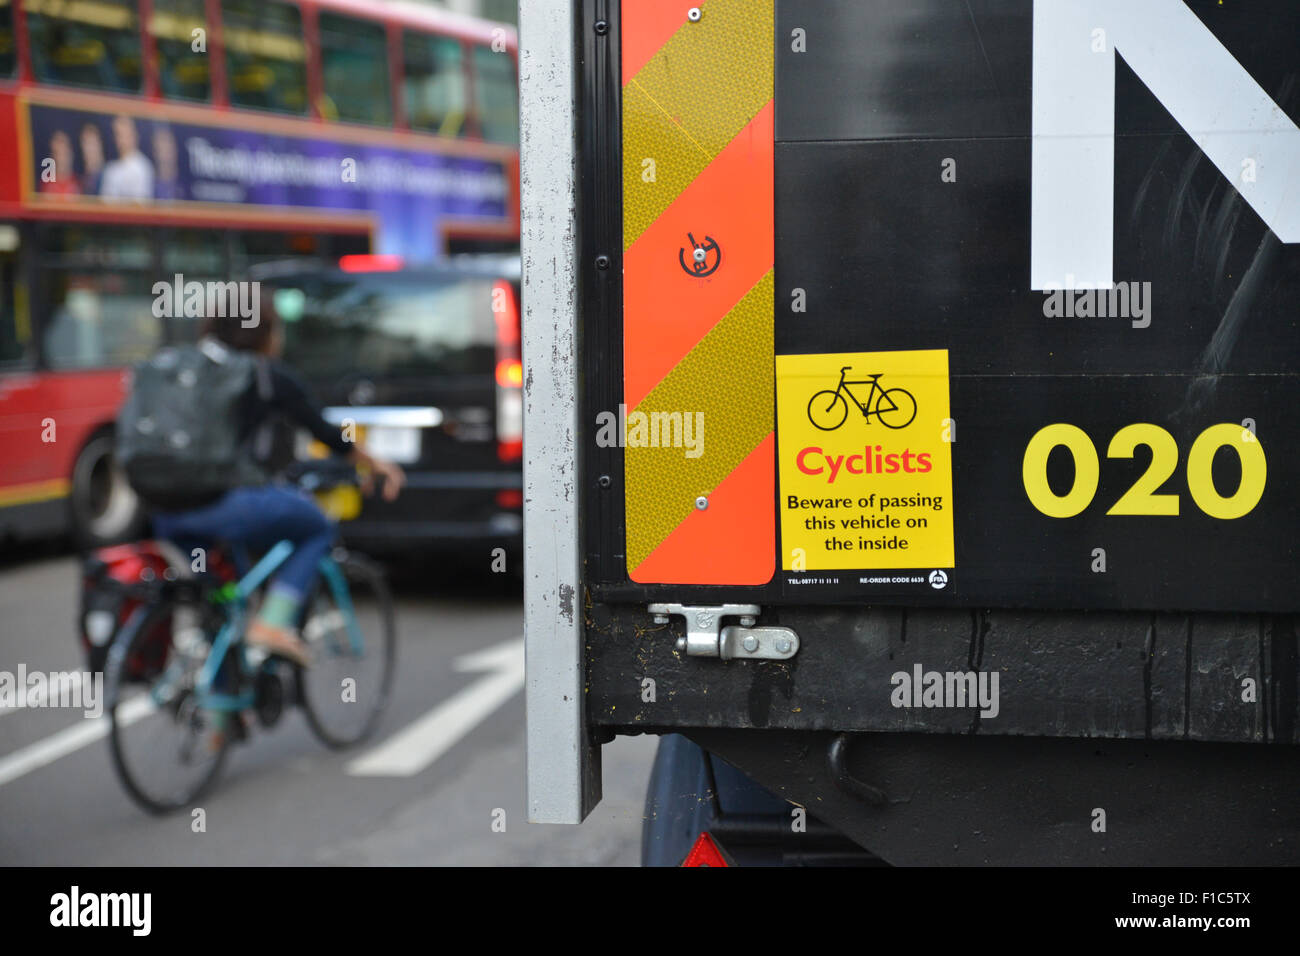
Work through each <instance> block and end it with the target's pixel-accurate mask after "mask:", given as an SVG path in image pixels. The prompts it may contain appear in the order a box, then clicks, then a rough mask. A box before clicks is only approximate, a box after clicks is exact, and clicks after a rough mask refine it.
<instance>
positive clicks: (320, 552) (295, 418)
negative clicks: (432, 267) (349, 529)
mask: <svg viewBox="0 0 1300 956" xmlns="http://www.w3.org/2000/svg"><path fill="white" fill-rule="evenodd" d="M259 304H260V318H259V321H257V322H256V323H254V324H253V325H252V327H249V328H245V327H244V320H243V319H241V318H240V317H239V316H238V315H236V316H232V317H229V318H227V317H209V318H208V319H207V320H206V321H205V324H204V328H203V335H204V336H210V337H211V338H214V339H216V340H217V341H219V342H221V343H222V344H223V345H225V346H226V347H228V348H231V349H236V350H239V351H243V352H249V353H253V354H254V355H256V356H258V358H259V362H258V369H257V376H256V378H255V381H254V382H253V384H252V385H251V386H250V387H249V390H248V393H247V394H246V395H245V396H244V398H243V400H242V402H241V404H240V406H239V408H240V413H239V421H238V422H237V423H236V424H237V426H238V430H239V433H240V435H241V436H242V437H243V439H244V445H243V447H244V448H245V449H247V453H248V455H249V457H250V458H251V457H252V454H253V444H254V441H255V439H256V438H257V436H258V435H259V433H261V432H262V429H264V428H266V427H267V426H268V425H269V424H270V420H271V419H272V418H273V417H275V416H277V415H282V416H284V417H286V418H288V419H289V420H290V421H292V422H293V423H295V424H297V425H299V426H301V427H303V428H306V429H307V430H308V431H309V432H310V433H311V434H312V436H313V437H314V438H316V439H317V440H319V441H320V442H322V443H323V444H325V445H326V446H327V447H329V448H330V449H331V450H332V451H334V452H336V453H338V454H339V455H341V456H344V457H345V458H346V459H347V460H348V461H350V462H352V463H353V464H356V465H360V466H362V468H363V469H365V470H366V472H365V474H364V475H363V481H362V490H363V491H364V492H365V493H366V494H370V493H371V492H372V491H373V490H374V485H373V476H374V475H378V476H380V477H381V478H382V479H383V492H382V493H383V497H384V499H385V500H386V501H392V500H394V499H395V498H396V497H397V495H398V493H399V492H400V490H401V488H402V485H403V484H404V483H405V480H406V476H405V474H404V473H403V471H402V469H401V467H400V466H399V465H397V464H395V463H393V462H390V461H385V460H384V459H382V458H376V457H375V456H373V455H370V454H367V453H366V452H365V451H363V450H362V449H361V448H359V447H357V446H356V445H355V444H352V443H350V442H348V441H346V440H345V439H344V437H343V434H342V432H341V431H340V429H339V428H337V427H335V426H333V425H330V424H329V423H328V422H326V421H325V419H324V418H322V417H321V413H320V410H319V408H318V407H317V406H316V405H315V403H314V402H313V401H312V399H311V398H310V397H309V393H308V391H307V389H306V387H305V386H304V385H303V383H302V381H301V380H300V379H299V378H298V376H297V375H296V374H295V373H294V372H293V371H292V370H291V369H290V368H289V366H288V365H286V364H285V363H284V362H282V361H280V359H279V356H280V354H281V352H282V350H283V347H284V334H283V329H282V327H281V324H280V319H279V316H278V315H277V314H276V312H275V308H274V302H273V299H272V297H271V296H270V295H269V294H266V293H265V291H264V292H263V295H262V298H261V302H260V303H259ZM249 474H250V475H261V471H260V469H259V468H256V467H254V468H252V469H250V470H249ZM153 519H154V532H155V534H156V535H157V536H158V537H160V538H165V539H169V540H172V541H176V542H178V543H185V544H189V543H191V542H193V543H209V542H211V541H214V540H217V539H220V540H221V541H225V542H229V543H231V544H246V545H249V546H251V547H257V548H264V547H269V546H271V545H273V544H275V543H276V542H277V541H282V540H288V541H290V542H291V543H292V544H293V545H294V550H293V554H292V555H291V556H290V557H289V558H288V559H287V560H286V561H285V562H284V564H283V565H282V566H281V567H280V568H279V570H278V571H277V572H276V574H275V576H274V577H273V578H272V580H271V584H270V587H269V588H268V590H267V593H266V596H265V598H264V600H263V601H262V605H261V607H260V608H259V610H258V613H257V615H256V616H255V617H254V619H253V621H252V622H251V623H250V624H249V627H248V631H247V633H246V634H245V636H244V640H245V641H246V642H247V643H248V644H249V645H251V646H255V647H261V648H263V649H265V650H266V651H268V652H270V653H272V654H278V655H280V656H282V657H286V658H288V659H290V660H293V661H296V662H297V663H299V664H302V665H308V664H310V663H311V654H310V651H309V649H308V647H307V645H306V643H305V642H304V641H303V640H302V638H301V637H300V636H299V635H298V634H297V633H296V631H295V628H294V624H295V622H296V621H297V619H298V612H299V610H300V608H301V607H302V603H303V601H304V600H305V599H306V596H307V594H308V592H309V591H310V589H311V585H312V581H313V579H314V577H315V574H316V568H317V566H318V564H319V562H320V559H321V558H322V557H324V555H325V554H326V553H327V552H328V551H329V548H330V546H331V544H332V543H333V540H334V529H333V526H332V524H331V522H330V519H329V518H327V517H326V516H325V514H324V513H323V512H322V511H321V510H320V508H319V507H318V506H317V505H316V502H315V501H314V500H313V499H312V498H311V496H310V495H308V494H307V493H305V492H303V491H301V490H299V489H297V488H293V487H290V486H288V485H285V484H281V483H276V482H273V481H271V480H269V479H265V478H264V479H263V480H262V481H260V482H254V481H245V482H243V483H242V484H241V485H240V486H239V487H235V488H233V489H232V490H230V491H227V492H225V493H224V494H222V495H221V496H220V497H218V498H216V499H215V500H213V501H210V502H206V503H204V504H202V505H200V506H198V507H195V508H191V509H188V510H185V511H179V512H167V511H155V512H154V514H153Z"/></svg>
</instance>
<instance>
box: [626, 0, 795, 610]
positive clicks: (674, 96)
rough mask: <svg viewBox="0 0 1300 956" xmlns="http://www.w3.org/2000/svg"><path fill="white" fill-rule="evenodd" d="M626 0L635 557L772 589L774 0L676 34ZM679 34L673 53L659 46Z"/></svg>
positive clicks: (718, 2) (631, 555) (756, 1)
mask: <svg viewBox="0 0 1300 956" xmlns="http://www.w3.org/2000/svg"><path fill="white" fill-rule="evenodd" d="M665 6H666V5H665V4H663V3H662V2H660V0H624V3H623V8H622V35H623V37H624V38H625V39H624V41H623V47H622V48H623V57H624V85H623V233H624V260H623V291H624V308H623V316H624V318H623V322H624V324H623V341H624V345H623V367H624V402H625V404H626V406H627V408H628V409H629V411H628V415H627V435H626V441H627V445H626V448H625V453H624V466H625V470H624V473H625V478H626V492H625V502H626V528H627V538H626V546H627V565H628V574H629V576H630V577H631V578H632V579H633V580H635V581H638V582H642V583H676V584H762V583H765V582H767V581H768V580H769V579H770V578H771V576H772V573H773V569H774V564H775V555H774V551H775V519H774V503H773V495H774V468H773V459H772V446H773V441H772V431H773V402H774V396H773V342H772V326H773V314H772V310H773V296H774V288H773V273H772V266H773V214H772V191H773V140H774V135H773V134H774V127H773V102H772V94H773V72H772V70H773V54H774V50H773V9H772V0H708V2H707V3H703V4H700V9H701V11H702V15H701V16H700V18H699V20H698V21H690V20H688V19H687V17H686V9H687V7H685V6H683V7H682V8H681V13H680V17H681V22H680V25H679V26H677V27H676V29H672V23H671V20H670V19H669V18H667V17H666V15H665V12H664V10H665ZM652 40H661V41H662V42H661V44H660V46H659V47H658V48H657V49H650V48H648V46H647V44H648V43H649V42H652Z"/></svg>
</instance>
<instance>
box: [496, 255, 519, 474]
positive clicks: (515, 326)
mask: <svg viewBox="0 0 1300 956" xmlns="http://www.w3.org/2000/svg"><path fill="white" fill-rule="evenodd" d="M492 317H493V318H494V319H495V320H496V337H497V342H496V344H497V363H496V380H497V457H498V458H500V459H501V460H502V461H518V460H519V459H520V458H522V457H523V455H524V392H523V385H524V365H523V360H522V357H521V355H520V351H519V300H518V298H516V296H515V290H514V287H513V286H512V285H511V284H510V283H509V282H504V281H501V280H498V281H496V282H494V283H493V284H492Z"/></svg>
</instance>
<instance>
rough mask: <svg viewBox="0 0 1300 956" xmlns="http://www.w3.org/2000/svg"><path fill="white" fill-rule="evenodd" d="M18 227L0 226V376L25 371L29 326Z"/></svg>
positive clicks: (5, 224) (30, 335)
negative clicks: (22, 282) (19, 259)
mask: <svg viewBox="0 0 1300 956" xmlns="http://www.w3.org/2000/svg"><path fill="white" fill-rule="evenodd" d="M18 241H19V237H18V227H17V226H14V225H10V224H9V223H0V374H3V373H4V372H7V371H14V370H15V369H22V368H26V367H28V365H29V359H30V357H31V348H30V346H31V337H32V333H31V325H30V324H29V323H30V318H29V316H28V314H27V304H26V299H27V297H26V295H25V290H24V289H23V288H22V287H20V286H19V279H18Z"/></svg>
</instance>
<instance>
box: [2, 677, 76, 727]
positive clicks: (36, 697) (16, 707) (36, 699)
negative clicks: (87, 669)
mask: <svg viewBox="0 0 1300 956" xmlns="http://www.w3.org/2000/svg"><path fill="white" fill-rule="evenodd" d="M63 680H64V681H65V684H64V686H65V687H66V688H67V690H66V693H68V694H79V693H80V692H81V671H66V672H63ZM21 690H22V692H21V693H18V694H15V695H14V700H15V703H14V704H13V705H12V706H10V707H0V717H3V716H4V715H5V714H16V713H18V711H20V710H26V709H27V708H29V707H33V708H39V707H43V706H44V705H45V698H46V697H48V696H49V695H50V691H49V685H48V684H47V685H46V686H45V689H44V690H40V689H37V690H30V691H29V690H27V689H26V688H25V687H24V688H22V689H21Z"/></svg>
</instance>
